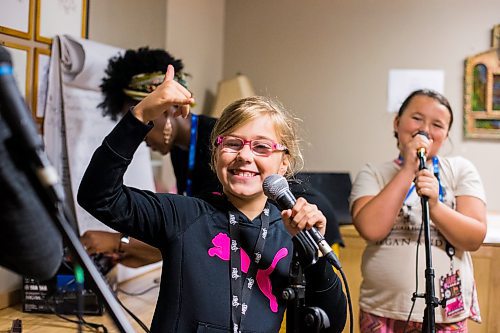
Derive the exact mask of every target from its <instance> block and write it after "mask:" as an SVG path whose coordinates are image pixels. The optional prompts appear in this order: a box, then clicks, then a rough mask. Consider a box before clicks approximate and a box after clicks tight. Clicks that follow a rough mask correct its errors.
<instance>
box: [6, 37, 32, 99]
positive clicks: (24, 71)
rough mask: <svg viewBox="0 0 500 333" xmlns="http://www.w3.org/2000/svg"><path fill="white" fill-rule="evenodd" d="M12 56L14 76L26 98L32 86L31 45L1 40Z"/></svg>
mask: <svg viewBox="0 0 500 333" xmlns="http://www.w3.org/2000/svg"><path fill="white" fill-rule="evenodd" d="M0 44H1V45H3V46H4V47H5V48H6V49H7V51H9V53H10V56H11V58H12V68H13V71H14V78H15V80H16V83H17V86H18V88H19V91H20V92H21V95H22V96H23V98H24V99H26V96H29V95H30V86H31V49H30V47H29V46H25V45H19V44H15V43H12V42H0Z"/></svg>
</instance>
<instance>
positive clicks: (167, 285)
mask: <svg viewBox="0 0 500 333" xmlns="http://www.w3.org/2000/svg"><path fill="white" fill-rule="evenodd" d="M150 128H151V127H150V126H146V125H144V124H142V123H140V122H139V121H138V120H137V119H135V118H134V117H133V115H131V114H130V113H129V114H127V115H125V116H124V117H123V119H122V120H121V121H120V122H119V123H118V125H117V126H116V127H115V128H114V129H113V131H112V132H111V133H110V134H109V135H108V136H107V137H106V138H105V140H104V142H103V144H102V145H101V146H100V147H99V148H98V149H97V150H96V152H95V153H94V156H93V157H92V160H91V162H90V165H89V166H88V168H87V171H86V172H85V175H84V177H83V179H82V182H81V185H80V188H79V192H78V202H79V204H80V205H81V206H82V207H84V208H85V209H86V210H88V211H89V212H90V213H91V214H92V215H94V216H95V217H96V218H97V219H99V220H100V221H102V222H103V223H105V224H107V225H108V226H110V227H112V228H114V229H116V230H118V231H120V232H123V233H126V234H128V235H130V236H132V237H135V238H137V239H140V240H142V241H144V242H146V243H148V244H150V245H153V246H155V247H157V248H159V249H160V251H161V253H162V256H163V259H164V263H163V271H162V279H161V286H160V294H159V297H158V303H157V306H156V309H155V314H154V317H153V322H152V326H151V331H152V332H228V331H231V330H232V329H231V325H230V324H231V296H230V294H231V290H230V285H231V282H230V279H231V269H230V262H229V257H230V248H229V242H228V241H227V240H228V239H229V235H230V233H229V222H228V212H229V210H232V211H236V208H234V207H233V206H232V205H231V204H230V203H229V202H228V201H227V200H226V198H225V197H224V196H222V195H215V194H207V195H206V196H204V197H203V198H193V197H185V196H181V195H176V194H160V193H152V192H149V191H142V190H138V189H135V188H130V187H127V186H125V185H124V184H123V181H122V180H123V174H124V173H125V171H126V169H127V167H128V165H129V164H130V161H131V159H132V156H133V154H134V152H135V150H136V149H137V147H138V146H139V144H140V143H141V141H142V139H143V138H144V136H145V135H146V134H147V132H148V131H149V130H150ZM237 215H238V217H239V229H240V245H241V248H242V250H243V251H245V252H246V253H248V254H250V253H253V249H254V246H255V244H256V240H257V238H258V236H259V231H260V227H261V220H260V217H257V218H255V219H254V220H253V221H250V220H249V219H248V218H246V217H245V216H244V215H243V214H241V213H239V212H237ZM269 216H270V225H269V229H268V231H267V238H266V242H265V244H266V245H265V248H264V251H263V253H262V258H261V260H260V262H259V266H258V272H257V275H258V276H259V274H260V282H259V281H257V282H259V283H257V286H255V287H254V288H253V289H251V301H250V303H249V305H248V311H247V313H246V315H245V316H244V320H243V322H242V328H243V332H277V331H278V330H279V327H280V324H281V321H282V317H283V312H284V310H285V306H286V302H285V301H284V300H282V299H281V298H280V295H281V292H282V290H283V289H284V288H285V287H287V286H288V278H289V266H290V263H291V257H292V253H293V245H292V239H291V236H290V234H289V233H288V232H287V231H286V229H285V227H284V225H283V223H282V220H281V215H280V211H279V210H278V209H277V208H276V207H275V206H273V205H270V214H269ZM283 254H286V255H283ZM242 271H243V269H242ZM306 278H307V280H308V285H307V293H306V302H307V303H308V305H309V306H319V307H321V308H322V309H323V310H325V311H326V313H327V314H328V316H329V318H330V321H331V323H332V329H331V330H330V332H340V331H341V330H342V328H343V327H344V324H345V319H346V301H345V297H344V294H343V292H342V286H341V283H340V280H339V279H338V277H337V275H336V274H335V273H334V272H333V270H332V268H331V267H330V266H329V265H327V264H326V263H325V261H324V260H323V259H320V260H319V262H318V263H317V264H315V265H313V266H311V267H310V268H308V269H307V270H306ZM257 280H259V278H258V279H257Z"/></svg>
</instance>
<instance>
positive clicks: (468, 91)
mask: <svg viewBox="0 0 500 333" xmlns="http://www.w3.org/2000/svg"><path fill="white" fill-rule="evenodd" d="M492 37H493V38H492V47H491V48H490V49H489V50H487V51H484V52H481V53H479V54H476V55H473V56H471V57H468V58H467V59H466V60H465V75H464V78H465V92H464V132H465V137H466V138H473V139H500V63H499V61H498V59H499V57H500V24H497V25H496V26H495V27H493V33H492Z"/></svg>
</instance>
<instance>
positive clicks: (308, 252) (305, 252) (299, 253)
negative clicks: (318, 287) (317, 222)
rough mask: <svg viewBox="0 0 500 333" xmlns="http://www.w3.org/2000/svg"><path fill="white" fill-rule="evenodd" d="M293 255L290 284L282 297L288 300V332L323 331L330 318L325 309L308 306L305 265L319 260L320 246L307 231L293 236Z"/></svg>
mask: <svg viewBox="0 0 500 333" xmlns="http://www.w3.org/2000/svg"><path fill="white" fill-rule="evenodd" d="M293 243H294V246H293V256H292V263H291V265H290V272H289V281H290V285H289V286H288V287H287V288H285V290H283V294H282V297H283V299H285V300H286V301H287V307H286V309H287V310H286V332H287V333H302V332H303V333H306V332H307V333H310V332H313V333H314V332H318V333H319V332H321V330H323V329H326V328H329V327H330V320H329V319H328V315H327V314H326V312H325V311H324V310H323V309H320V308H318V307H307V306H306V300H305V295H306V278H305V275H304V268H303V267H304V266H308V265H312V264H314V263H316V261H318V248H317V246H315V243H314V241H313V240H312V239H310V238H308V236H307V234H306V233H299V234H297V236H295V237H294V238H293Z"/></svg>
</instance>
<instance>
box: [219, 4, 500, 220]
mask: <svg viewBox="0 0 500 333" xmlns="http://www.w3.org/2000/svg"><path fill="white" fill-rule="evenodd" d="M499 13H500V1H495V0H477V1H468V0H428V1H425V4H424V3H422V2H416V1H393V0H378V1H369V0H350V1H343V0H331V1H289V0H274V1H267V0H254V1H245V0H231V1H227V3H226V27H225V38H224V43H225V47H224V59H225V60H224V76H230V75H233V74H234V73H236V72H238V71H241V72H243V73H245V74H246V75H247V76H249V77H250V79H251V80H252V82H253V84H254V87H255V89H256V91H257V92H258V93H260V94H266V95H271V96H277V97H278V98H279V99H280V100H281V101H282V102H283V103H284V104H285V105H286V106H288V107H289V108H291V109H292V111H294V112H295V113H296V114H297V115H298V116H299V117H300V118H302V119H303V120H304V123H303V129H304V132H305V139H306V140H307V142H308V143H309V145H307V146H306V149H305V160H306V169H308V170H311V171H349V172H350V173H351V176H352V177H354V176H355V175H356V173H357V172H358V171H359V169H360V168H361V166H362V165H363V164H364V163H366V162H368V161H371V162H381V161H386V160H389V159H393V158H395V157H396V155H397V150H396V143H395V139H394V138H393V136H392V119H393V116H394V115H393V114H389V113H387V112H386V108H387V107H386V96H387V79H388V71H389V70H390V69H395V68H400V69H407V68H409V69H441V70H444V72H445V95H446V96H447V97H448V98H449V99H450V102H451V104H452V107H453V109H454V116H455V123H454V124H453V128H452V130H451V133H450V137H451V141H452V142H453V146H451V145H447V146H445V147H444V152H449V154H451V155H457V154H458V155H463V156H465V157H466V158H468V159H470V160H472V161H473V163H474V164H475V165H476V166H477V167H478V169H479V171H480V173H481V176H482V178H483V181H484V184H485V188H486V192H487V197H488V199H489V203H488V208H489V210H494V211H500V186H499V185H500V181H498V177H497V175H498V170H500V157H499V156H500V142H499V141H491V140H490V141H488V140H465V139H464V138H463V131H462V126H463V119H462V118H463V79H464V78H463V69H464V60H465V58H466V57H468V56H471V55H474V54H476V53H479V52H482V51H484V50H487V49H488V48H489V47H490V46H491V44H490V43H491V40H490V35H491V33H490V31H491V28H492V27H493V25H495V24H498V23H500V16H499V15H498V14H499Z"/></svg>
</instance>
